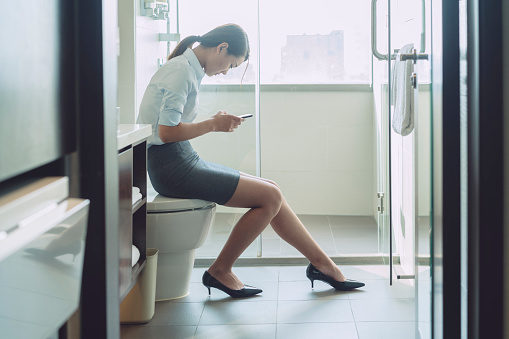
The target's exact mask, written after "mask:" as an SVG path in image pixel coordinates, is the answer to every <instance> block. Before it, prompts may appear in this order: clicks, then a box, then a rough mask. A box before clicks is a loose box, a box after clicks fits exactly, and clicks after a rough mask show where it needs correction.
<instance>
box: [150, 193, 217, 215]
mask: <svg viewBox="0 0 509 339" xmlns="http://www.w3.org/2000/svg"><path fill="white" fill-rule="evenodd" d="M215 205H216V204H215V203H214V202H210V201H205V200H200V199H182V198H170V197H165V196H164V195H161V194H159V193H157V192H156V191H155V190H153V189H150V187H148V189H147V213H169V212H183V211H192V210H198V209H206V208H212V207H214V206H215Z"/></svg>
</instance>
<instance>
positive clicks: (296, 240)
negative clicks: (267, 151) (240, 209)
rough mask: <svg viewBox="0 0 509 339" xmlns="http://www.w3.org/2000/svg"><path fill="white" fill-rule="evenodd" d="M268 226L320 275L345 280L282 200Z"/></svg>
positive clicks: (273, 183)
mask: <svg viewBox="0 0 509 339" xmlns="http://www.w3.org/2000/svg"><path fill="white" fill-rule="evenodd" d="M241 174H242V175H243V176H248V177H251V178H255V179H258V180H262V181H265V182H268V183H270V184H272V185H275V186H276V187H277V184H276V183H275V182H273V181H271V180H267V179H264V178H258V177H254V176H251V175H249V174H245V173H241ZM270 225H271V226H272V228H273V229H274V231H275V232H276V233H277V234H278V235H279V236H280V237H281V238H282V239H283V240H285V241H286V242H287V243H289V244H290V245H292V246H293V247H295V248H296V249H297V250H298V251H299V252H300V253H302V254H303V255H304V256H305V257H306V258H307V259H308V260H309V261H310V262H311V263H312V264H313V266H315V267H316V268H317V269H319V270H320V271H321V272H322V273H324V274H327V275H328V276H331V277H333V278H334V279H335V280H338V281H345V280H346V278H345V277H344V275H343V274H342V273H341V271H340V269H339V268H338V266H337V265H336V264H335V263H334V262H333V261H332V259H330V258H329V256H328V255H327V254H325V252H324V251H323V250H322V248H321V247H320V246H319V245H318V244H317V243H316V241H315V240H314V239H313V237H312V236H311V234H309V232H308V230H307V229H306V227H305V226H304V224H303V223H302V222H301V221H300V219H299V218H298V217H297V215H296V214H295V212H294V211H293V210H292V208H291V207H290V205H288V203H287V202H286V200H285V199H284V198H283V203H282V205H281V208H280V210H279V212H278V214H277V215H276V216H275V217H274V218H273V219H272V221H271V222H270Z"/></svg>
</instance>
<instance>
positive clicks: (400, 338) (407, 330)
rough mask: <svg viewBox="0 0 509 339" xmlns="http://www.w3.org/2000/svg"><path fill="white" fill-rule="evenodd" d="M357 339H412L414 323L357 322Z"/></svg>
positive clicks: (413, 336)
mask: <svg viewBox="0 0 509 339" xmlns="http://www.w3.org/2000/svg"><path fill="white" fill-rule="evenodd" d="M357 331H358V332H359V339H414V338H415V322H387V321H385V322H358V323H357Z"/></svg>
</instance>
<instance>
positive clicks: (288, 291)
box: [278, 280, 350, 300]
mask: <svg viewBox="0 0 509 339" xmlns="http://www.w3.org/2000/svg"><path fill="white" fill-rule="evenodd" d="M348 293H350V292H341V291H336V290H335V289H334V288H332V287H330V286H329V285H327V284H323V283H320V282H318V281H315V287H314V288H313V289H312V288H311V282H310V281H309V280H308V281H304V280H300V281H281V282H279V295H278V300H314V299H320V300H330V299H348Z"/></svg>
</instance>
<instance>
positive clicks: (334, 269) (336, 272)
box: [313, 260, 346, 282]
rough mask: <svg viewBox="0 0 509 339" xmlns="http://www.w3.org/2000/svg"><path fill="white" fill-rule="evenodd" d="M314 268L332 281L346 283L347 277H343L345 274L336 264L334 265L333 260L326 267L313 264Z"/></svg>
mask: <svg viewBox="0 0 509 339" xmlns="http://www.w3.org/2000/svg"><path fill="white" fill-rule="evenodd" d="M313 266H314V267H316V268H317V269H318V270H319V271H320V272H322V273H323V274H325V275H327V276H329V277H331V278H332V279H334V280H336V281H339V282H344V281H346V278H345V276H344V275H343V273H342V272H341V270H340V269H339V267H338V266H337V265H336V264H334V262H333V261H332V260H331V261H330V263H327V264H325V265H324V264H319V263H317V264H313Z"/></svg>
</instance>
